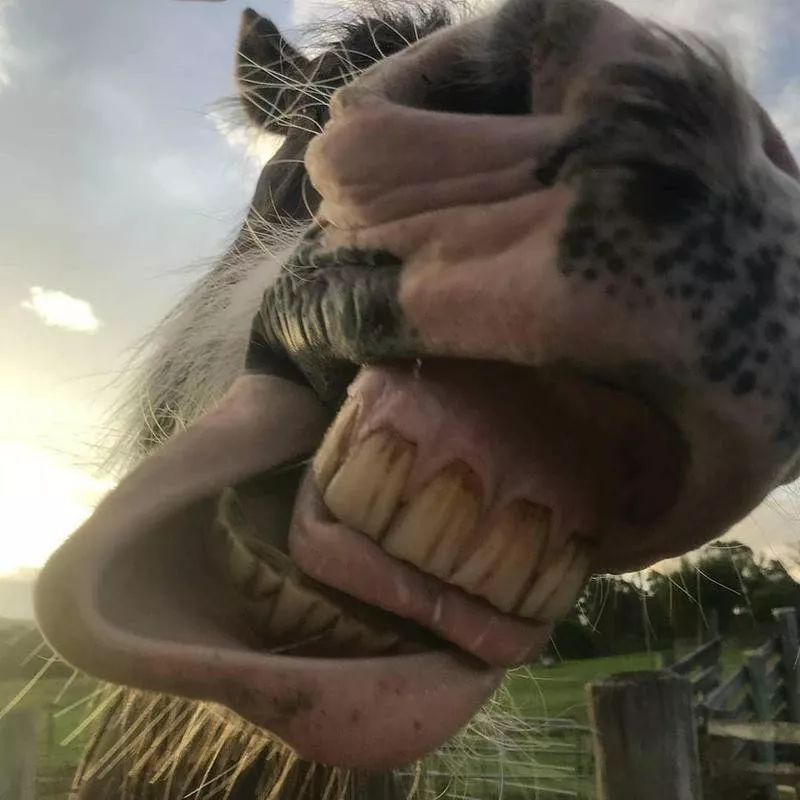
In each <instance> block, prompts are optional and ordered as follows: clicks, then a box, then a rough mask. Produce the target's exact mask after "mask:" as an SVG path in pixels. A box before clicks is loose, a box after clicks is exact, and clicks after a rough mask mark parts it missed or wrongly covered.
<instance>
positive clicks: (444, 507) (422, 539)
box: [381, 465, 481, 578]
mask: <svg viewBox="0 0 800 800" xmlns="http://www.w3.org/2000/svg"><path fill="white" fill-rule="evenodd" d="M477 484H478V480H477V476H475V475H474V474H472V473H471V472H470V471H469V470H468V468H466V467H465V466H463V465H453V466H451V467H448V468H447V469H446V470H444V471H443V472H441V473H440V474H439V475H438V476H437V477H436V478H434V479H433V480H432V481H431V482H430V483H429V484H428V485H427V486H426V487H425V488H424V489H422V491H420V492H419V494H417V495H416V496H415V497H414V498H412V500H411V501H410V502H409V503H408V505H407V506H406V507H405V508H404V509H403V510H402V511H401V512H400V513H399V515H398V517H397V519H396V521H395V522H394V524H393V525H392V526H391V527H390V528H389V532H388V533H387V534H386V537H385V538H384V540H383V542H382V544H381V546H382V547H383V549H384V550H385V551H386V552H387V553H389V554H390V555H393V556H394V557H395V558H400V559H402V560H404V561H409V562H411V563H412V564H415V565H416V566H418V567H420V568H421V569H423V570H425V571H426V572H430V573H432V574H434V575H437V577H441V578H445V577H447V576H448V575H449V574H450V573H451V572H452V571H453V569H454V568H455V566H456V564H457V561H458V559H459V557H460V556H461V553H462V551H463V548H464V545H465V544H466V542H467V541H468V539H469V534H470V533H471V532H472V530H473V528H474V527H475V524H476V523H477V521H478V517H479V514H480V510H481V504H480V501H479V500H478V499H477V497H476V492H475V487H476V486H477Z"/></svg>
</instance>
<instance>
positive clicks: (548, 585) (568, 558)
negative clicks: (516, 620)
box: [517, 539, 577, 619]
mask: <svg viewBox="0 0 800 800" xmlns="http://www.w3.org/2000/svg"><path fill="white" fill-rule="evenodd" d="M576 548H577V545H576V543H575V540H574V539H570V540H569V541H568V542H567V543H566V545H565V546H564V549H563V550H562V551H561V552H560V553H559V554H558V556H557V557H556V558H555V560H553V561H551V562H550V564H549V566H547V567H546V568H545V569H544V570H543V571H542V574H541V575H539V577H538V578H537V579H536V581H535V582H534V584H533V586H532V587H531V590H530V591H529V592H528V594H527V595H526V596H525V598H524V599H523V600H522V603H521V604H520V607H519V610H518V612H517V613H518V614H520V616H523V617H529V618H535V619H538V613H537V612H538V611H539V609H540V608H541V607H542V605H543V604H544V602H545V601H546V600H547V599H548V598H549V597H550V595H551V594H553V592H554V591H555V590H556V588H557V587H558V585H559V584H560V583H561V581H563V580H564V577H565V576H566V574H567V570H568V569H569V568H570V565H571V564H572V561H573V559H574V558H575V551H576Z"/></svg>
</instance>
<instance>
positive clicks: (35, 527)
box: [0, 442, 112, 575]
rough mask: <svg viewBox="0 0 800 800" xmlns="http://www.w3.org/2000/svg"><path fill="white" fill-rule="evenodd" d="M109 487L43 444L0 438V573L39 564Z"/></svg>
mask: <svg viewBox="0 0 800 800" xmlns="http://www.w3.org/2000/svg"><path fill="white" fill-rule="evenodd" d="M111 488H112V483H111V482H110V481H105V480H101V479H98V478H96V477H94V476H92V475H91V474H89V473H88V472H87V471H85V470H83V469H81V468H80V467H76V466H74V465H72V464H70V463H69V462H68V461H66V460H65V459H62V458H59V457H58V455H56V454H53V453H49V452H48V451H46V450H44V449H41V448H38V447H35V446H32V445H26V444H17V443H9V442H0V506H1V507H2V508H3V532H2V538H1V539H0V575H3V574H10V573H12V572H16V571H17V570H20V569H24V568H26V567H38V566H41V564H42V563H43V562H44V561H45V560H46V559H47V557H48V556H49V555H50V553H52V552H53V551H54V550H55V549H56V548H57V547H58V546H59V545H60V544H61V542H62V541H64V539H65V538H66V537H67V536H68V535H69V534H70V533H72V532H73V531H74V530H75V528H77V527H78V526H79V525H80V524H81V523H82V522H83V521H84V520H85V519H86V518H87V517H88V516H89V514H91V512H92V509H93V508H94V505H95V504H96V503H97V501H98V500H99V499H100V497H101V496H102V495H103V494H104V493H105V492H107V491H108V490H109V489H111Z"/></svg>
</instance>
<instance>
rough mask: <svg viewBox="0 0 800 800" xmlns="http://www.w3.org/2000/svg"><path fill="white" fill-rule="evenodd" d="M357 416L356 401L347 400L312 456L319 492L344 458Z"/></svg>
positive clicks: (322, 490) (329, 480)
mask: <svg viewBox="0 0 800 800" xmlns="http://www.w3.org/2000/svg"><path fill="white" fill-rule="evenodd" d="M357 417H358V403H356V402H355V401H354V400H348V401H347V402H346V403H345V404H344V406H343V407H342V409H341V410H340V411H339V414H338V415H337V417H336V419H335V420H334V421H333V424H332V425H331V427H330V428H329V429H328V432H327V433H326V434H325V437H324V439H323V440H322V444H321V445H320V448H319V450H317V454H316V456H314V465H313V470H314V477H315V478H316V479H317V485H318V486H319V488H320V491H321V492H324V491H325V489H326V488H327V486H328V484H329V483H330V482H331V479H332V478H333V476H334V475H335V474H336V470H337V469H339V467H340V466H341V463H342V461H343V460H344V456H345V453H346V452H347V446H348V444H349V441H350V434H351V433H352V432H353V428H354V426H355V422H356V418H357Z"/></svg>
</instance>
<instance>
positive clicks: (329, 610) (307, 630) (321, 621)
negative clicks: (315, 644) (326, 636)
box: [300, 596, 340, 636]
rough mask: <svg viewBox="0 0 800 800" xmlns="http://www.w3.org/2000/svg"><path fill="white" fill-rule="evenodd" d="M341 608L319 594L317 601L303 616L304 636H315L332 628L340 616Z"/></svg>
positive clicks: (301, 631) (302, 628) (302, 632)
mask: <svg viewBox="0 0 800 800" xmlns="http://www.w3.org/2000/svg"><path fill="white" fill-rule="evenodd" d="M339 614H340V612H339V609H337V608H336V607H335V606H333V605H331V604H330V603H329V602H328V601H327V600H325V598H324V597H322V596H317V600H316V603H315V604H314V605H313V606H312V607H311V608H310V609H309V611H308V612H307V613H306V615H305V617H304V618H303V622H302V626H301V630H300V633H301V635H302V636H315V635H317V634H319V633H322V632H323V631H325V630H327V629H328V628H331V627H332V626H333V625H334V624H335V623H336V620H337V619H338V618H339Z"/></svg>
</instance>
